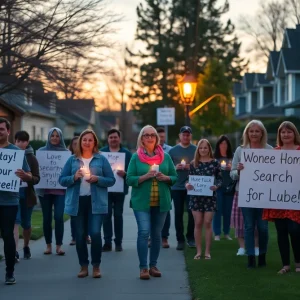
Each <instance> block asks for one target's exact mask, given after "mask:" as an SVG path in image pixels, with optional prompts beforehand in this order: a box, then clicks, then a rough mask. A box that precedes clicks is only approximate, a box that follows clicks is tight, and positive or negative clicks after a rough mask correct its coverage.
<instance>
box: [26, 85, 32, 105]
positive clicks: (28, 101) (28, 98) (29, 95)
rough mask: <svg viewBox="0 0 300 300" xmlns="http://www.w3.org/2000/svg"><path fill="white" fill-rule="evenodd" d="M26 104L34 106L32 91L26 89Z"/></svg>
mask: <svg viewBox="0 0 300 300" xmlns="http://www.w3.org/2000/svg"><path fill="white" fill-rule="evenodd" d="M25 104H26V105H28V106H32V89H28V88H27V87H26V88H25Z"/></svg>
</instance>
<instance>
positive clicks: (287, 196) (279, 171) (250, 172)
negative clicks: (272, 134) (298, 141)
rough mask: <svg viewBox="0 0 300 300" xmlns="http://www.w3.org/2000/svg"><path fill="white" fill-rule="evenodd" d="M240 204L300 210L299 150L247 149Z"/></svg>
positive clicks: (241, 174) (240, 189)
mask: <svg viewBox="0 0 300 300" xmlns="http://www.w3.org/2000/svg"><path fill="white" fill-rule="evenodd" d="M241 155H242V157H241V162H242V163H243V164H244V169H243V170H241V172H240V186H239V203H238V205H239V207H258V208H274V209H292V210H300V175H299V166H300V151H297V150H290V151H285V150H264V149H245V150H243V151H242V154H241Z"/></svg>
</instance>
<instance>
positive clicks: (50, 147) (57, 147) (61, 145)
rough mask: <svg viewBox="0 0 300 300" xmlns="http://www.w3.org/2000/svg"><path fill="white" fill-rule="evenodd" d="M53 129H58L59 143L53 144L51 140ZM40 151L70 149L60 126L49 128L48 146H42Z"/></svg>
mask: <svg viewBox="0 0 300 300" xmlns="http://www.w3.org/2000/svg"><path fill="white" fill-rule="evenodd" d="M53 131H56V132H57V133H58V135H59V140H60V142H59V145H52V144H51V142H50V138H51V135H52V133H53ZM39 151H69V150H68V149H67V148H66V145H65V141H64V138H63V134H62V132H61V130H60V129H59V128H57V127H53V128H51V129H50V130H49V133H48V140H47V143H46V146H44V147H42V148H40V149H39Z"/></svg>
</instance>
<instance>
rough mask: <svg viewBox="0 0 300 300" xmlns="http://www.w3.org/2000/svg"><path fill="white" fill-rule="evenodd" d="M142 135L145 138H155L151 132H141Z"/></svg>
mask: <svg viewBox="0 0 300 300" xmlns="http://www.w3.org/2000/svg"><path fill="white" fill-rule="evenodd" d="M143 137H144V138H146V139H147V140H148V139H150V138H152V139H154V138H156V134H154V133H153V134H143Z"/></svg>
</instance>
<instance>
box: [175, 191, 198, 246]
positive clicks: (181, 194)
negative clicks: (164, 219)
mask: <svg viewBox="0 0 300 300" xmlns="http://www.w3.org/2000/svg"><path fill="white" fill-rule="evenodd" d="M171 194H172V199H173V201H174V210H175V229H176V238H177V241H178V242H184V241H185V238H184V226H183V214H184V207H185V206H186V209H187V212H188V225H187V233H186V239H187V240H188V241H194V227H195V224H194V218H193V215H192V212H191V210H190V209H188V204H189V196H188V195H187V191H186V190H172V192H171Z"/></svg>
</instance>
